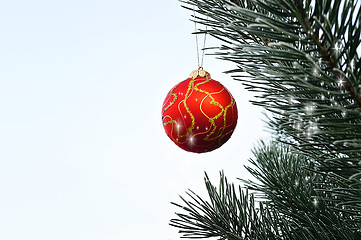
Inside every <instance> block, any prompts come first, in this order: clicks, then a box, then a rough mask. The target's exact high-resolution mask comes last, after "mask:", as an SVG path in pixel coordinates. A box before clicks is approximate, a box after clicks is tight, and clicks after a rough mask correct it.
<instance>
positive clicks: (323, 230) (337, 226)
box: [242, 142, 361, 239]
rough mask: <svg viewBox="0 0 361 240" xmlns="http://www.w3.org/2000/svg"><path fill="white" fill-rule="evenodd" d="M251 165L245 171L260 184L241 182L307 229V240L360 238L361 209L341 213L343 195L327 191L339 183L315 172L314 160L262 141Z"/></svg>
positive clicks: (350, 205) (354, 206)
mask: <svg viewBox="0 0 361 240" xmlns="http://www.w3.org/2000/svg"><path fill="white" fill-rule="evenodd" d="M250 163H251V164H252V166H248V167H246V168H247V169H248V171H249V172H250V173H251V174H252V175H253V176H254V177H255V178H256V179H257V180H258V182H257V183H256V182H254V181H249V180H247V181H246V180H242V181H243V182H245V183H246V186H248V188H249V189H251V190H255V191H257V192H259V193H260V197H261V198H262V199H267V201H269V206H270V207H272V208H274V209H277V211H278V212H279V213H280V214H281V215H283V216H285V217H287V218H289V219H291V221H293V222H295V223H297V224H298V226H299V228H301V229H307V231H308V233H309V236H308V237H307V238H308V239H309V238H311V239H360V238H361V233H360V232H358V230H359V229H360V228H361V223H360V222H359V221H358V219H357V214H355V212H357V211H359V210H360V209H359V206H357V205H354V204H349V205H348V206H347V207H345V206H344V209H343V210H340V209H339V206H338V204H337V201H335V199H337V198H338V197H341V198H342V199H344V196H340V195H338V196H336V195H334V193H335V192H334V191H330V190H325V189H332V188H337V187H339V186H340V183H339V181H338V180H337V179H334V178H329V177H328V176H327V175H324V174H322V173H320V172H317V171H315V169H316V168H315V167H316V166H314V164H313V161H312V159H309V158H307V157H305V156H303V155H300V154H297V153H295V152H294V150H293V149H292V148H290V147H289V146H286V145H282V144H281V145H280V144H277V143H275V142H273V143H270V144H268V145H266V144H265V143H263V142H262V143H261V144H260V146H259V147H258V148H257V149H256V150H254V159H251V160H250ZM341 192H342V193H344V194H345V192H344V191H340V193H341ZM335 209H337V210H335ZM311 222H312V224H310V223H311Z"/></svg>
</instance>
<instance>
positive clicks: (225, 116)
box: [162, 70, 238, 153]
mask: <svg viewBox="0 0 361 240" xmlns="http://www.w3.org/2000/svg"><path fill="white" fill-rule="evenodd" d="M237 118H238V114H237V106H236V102H235V100H234V98H233V96H232V95H231V93H230V92H229V91H228V90H227V89H226V88H225V87H224V86H223V85H222V84H220V83H219V82H217V81H215V80H213V79H211V77H210V75H209V73H208V72H206V71H204V70H197V71H193V72H192V73H191V77H190V78H188V79H186V80H184V81H183V82H180V83H179V84H177V85H176V86H175V87H173V88H172V89H171V90H170V91H169V93H168V95H167V97H166V98H165V100H164V103H163V108H162V119H163V127H164V129H165V131H166V133H167V135H168V137H169V138H170V139H171V140H172V141H173V142H174V143H175V144H176V145H178V146H179V147H180V148H182V149H184V150H186V151H189V152H195V153H203V152H209V151H212V150H214V149H217V148H219V147H220V146H222V145H223V144H224V143H225V142H227V140H228V139H229V138H230V137H231V135H232V133H233V131H234V129H235V127H236V125H237Z"/></svg>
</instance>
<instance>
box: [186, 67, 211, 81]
mask: <svg viewBox="0 0 361 240" xmlns="http://www.w3.org/2000/svg"><path fill="white" fill-rule="evenodd" d="M190 77H191V78H193V79H194V78H196V77H206V78H207V79H211V74H209V72H207V71H206V70H203V67H199V68H198V70H194V71H192V72H191V74H190Z"/></svg>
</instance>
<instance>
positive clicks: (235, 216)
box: [170, 173, 303, 240]
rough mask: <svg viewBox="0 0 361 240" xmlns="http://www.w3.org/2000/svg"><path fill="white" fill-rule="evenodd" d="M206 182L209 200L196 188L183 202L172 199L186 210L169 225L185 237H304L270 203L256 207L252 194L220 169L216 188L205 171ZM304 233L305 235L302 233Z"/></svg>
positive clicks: (235, 238) (267, 239)
mask: <svg viewBox="0 0 361 240" xmlns="http://www.w3.org/2000/svg"><path fill="white" fill-rule="evenodd" d="M205 185H206V187H207V190H208V195H209V201H206V200H203V199H202V198H201V197H199V196H198V195H197V194H195V193H194V192H193V191H191V190H189V192H188V193H187V195H188V197H189V198H190V200H186V199H185V198H183V197H181V199H182V201H183V206H182V205H180V204H177V203H172V204H174V205H175V206H177V207H179V208H181V209H183V211H184V213H176V214H177V216H178V218H177V219H172V220H171V223H170V225H171V226H174V227H177V228H180V231H179V232H180V233H181V234H183V236H182V237H185V238H208V237H217V238H218V239H227V240H240V239H252V240H257V239H264V240H273V239H290V240H291V239H303V238H301V237H300V236H297V234H295V233H294V232H293V229H292V228H291V227H290V225H289V222H288V221H287V220H286V219H283V218H282V217H281V216H280V215H279V214H278V213H277V212H276V211H272V209H271V208H269V207H267V204H262V203H261V204H260V205H259V208H257V207H256V204H255V201H254V197H253V195H249V194H248V191H247V190H246V191H242V190H241V188H238V191H237V189H236V188H235V186H234V184H230V183H228V181H227V178H226V177H225V176H224V174H223V173H221V176H220V184H219V188H218V189H217V188H216V187H215V186H214V185H212V184H211V183H210V181H209V178H208V176H207V174H206V176H205ZM302 237H303V235H302Z"/></svg>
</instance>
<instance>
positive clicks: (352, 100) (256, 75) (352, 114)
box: [187, 0, 361, 178]
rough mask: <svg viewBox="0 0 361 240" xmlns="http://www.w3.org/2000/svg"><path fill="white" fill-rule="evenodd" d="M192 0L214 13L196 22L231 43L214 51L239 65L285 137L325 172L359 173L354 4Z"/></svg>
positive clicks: (359, 67)
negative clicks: (273, 115)
mask: <svg viewBox="0 0 361 240" xmlns="http://www.w3.org/2000/svg"><path fill="white" fill-rule="evenodd" d="M187 3H188V4H192V5H195V6H197V7H198V10H197V11H198V12H199V13H200V14H203V15H207V16H208V17H209V20H207V19H206V18H204V19H200V20H199V22H200V23H203V24H206V25H209V26H211V27H212V29H210V30H209V31H208V33H209V34H211V35H212V36H215V37H217V38H219V39H222V40H224V41H225V43H226V44H225V45H223V46H222V47H221V48H220V50H221V51H220V52H216V53H215V54H217V55H218V56H219V57H220V58H222V59H224V60H228V61H232V62H235V63H236V64H237V65H238V68H236V69H233V70H230V71H228V73H232V74H233V77H234V78H235V79H237V80H241V81H242V82H243V83H244V85H245V86H246V89H248V90H250V91H253V92H255V93H257V94H258V95H257V96H258V98H259V99H260V100H259V101H255V102H254V104H256V105H260V106H262V107H264V108H266V109H267V110H269V111H270V112H272V113H274V114H275V118H274V120H273V121H271V125H272V126H273V128H274V129H275V130H276V131H277V132H278V133H279V134H280V136H282V135H283V136H284V137H283V138H284V139H288V140H289V143H291V144H292V143H293V144H294V145H297V146H296V147H297V148H298V149H300V150H301V151H303V152H304V153H305V154H308V155H310V156H311V157H312V156H318V157H317V158H315V159H316V160H317V161H319V163H320V166H323V169H322V170H323V171H329V172H334V173H336V174H338V175H340V176H342V177H345V178H349V177H351V176H355V174H358V173H359V172H360V171H361V165H360V164H359V161H360V160H359V159H361V128H359V127H358V126H359V125H360V124H361V118H360V115H361V109H360V105H359V102H360V92H361V78H360V72H361V62H360V61H359V58H358V56H357V51H356V49H357V48H358V47H359V45H360V30H361V26H360V13H361V11H360V7H359V6H357V5H356V4H355V3H354V1H352V0H351V1H345V3H344V5H342V4H341V2H340V0H316V1H315V3H314V4H311V1H309V0H304V1H299V0H298V1H297V0H295V1H293V0H246V1H238V0H237V1H225V0H223V1H222V0H207V1H205V0H204V1H195V0H189V1H187ZM331 5H333V6H334V7H333V8H332V7H329V6H331ZM321 6H322V7H321ZM312 8H313V10H312ZM310 9H311V10H310ZM339 15H341V17H340V18H341V20H342V21H340V20H339V19H340V18H339V17H338V16H339ZM352 19H354V20H352ZM343 23H344V25H342V24H343ZM341 45H342V48H341V47H340V46H341ZM245 73H246V74H245Z"/></svg>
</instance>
